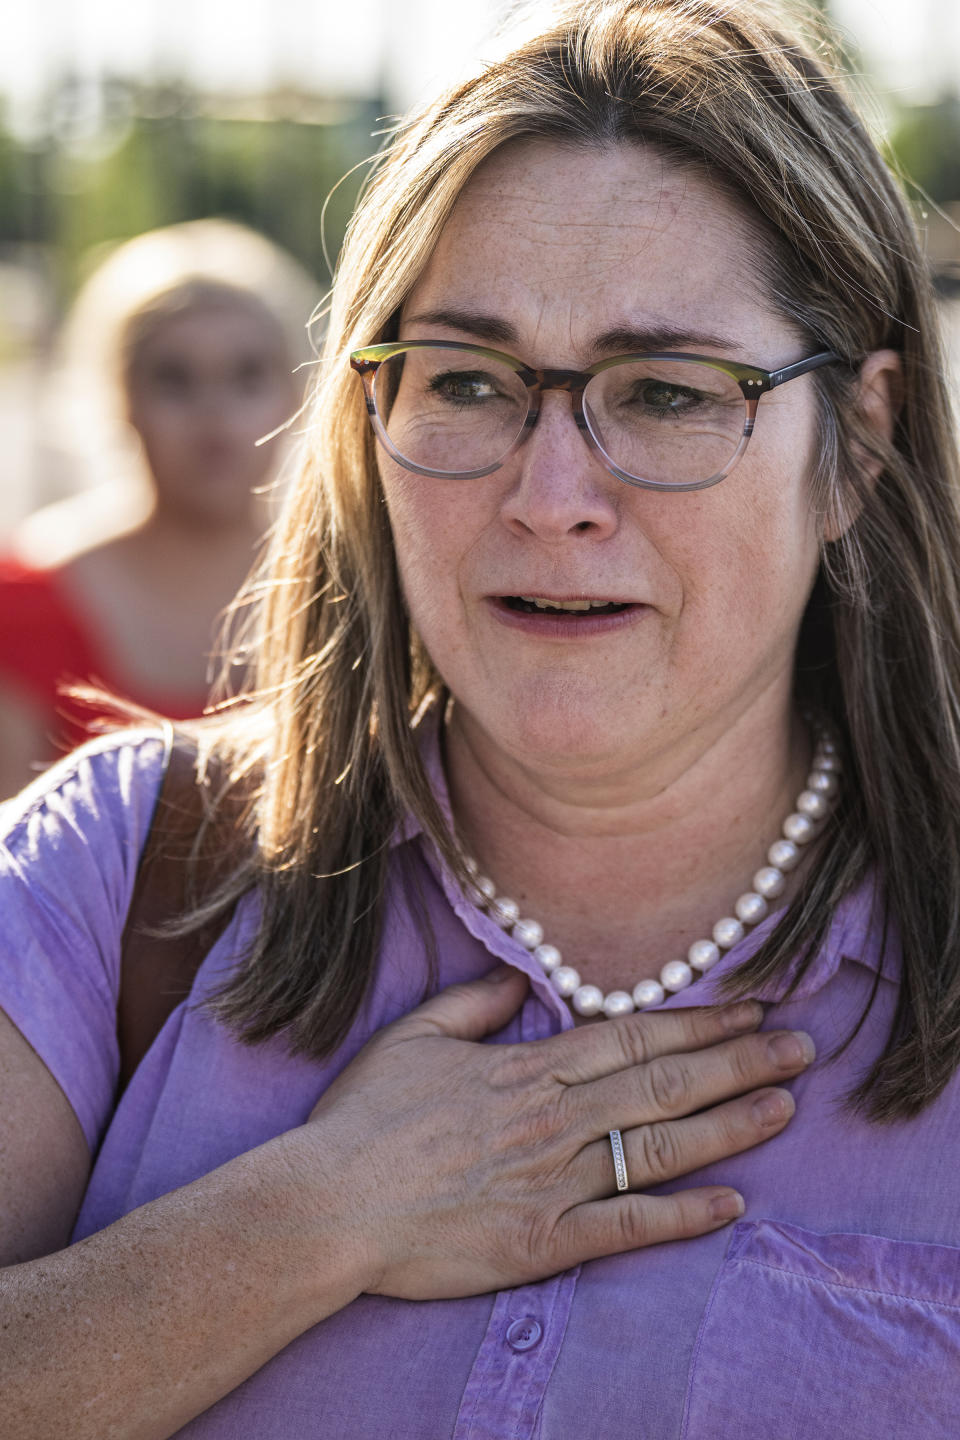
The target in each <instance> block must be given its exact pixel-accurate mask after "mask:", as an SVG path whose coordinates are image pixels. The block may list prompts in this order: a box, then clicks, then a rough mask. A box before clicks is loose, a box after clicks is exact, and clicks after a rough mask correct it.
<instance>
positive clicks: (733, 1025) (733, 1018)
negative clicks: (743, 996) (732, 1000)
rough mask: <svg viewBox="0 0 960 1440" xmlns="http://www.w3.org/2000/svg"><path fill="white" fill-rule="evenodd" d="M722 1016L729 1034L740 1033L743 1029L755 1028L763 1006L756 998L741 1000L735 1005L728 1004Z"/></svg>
mask: <svg viewBox="0 0 960 1440" xmlns="http://www.w3.org/2000/svg"><path fill="white" fill-rule="evenodd" d="M722 1018H723V1023H724V1027H725V1028H726V1030H727V1031H728V1032H729V1033H730V1034H731V1035H742V1034H743V1032H744V1031H745V1030H756V1028H757V1026H758V1025H759V1024H760V1021H761V1020H762V1019H763V1006H762V1005H758V1004H757V1002H756V1000H741V1001H740V1002H739V1004H737V1005H729V1006H728V1007H727V1009H726V1010H724V1011H723V1014H722Z"/></svg>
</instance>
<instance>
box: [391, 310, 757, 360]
mask: <svg viewBox="0 0 960 1440" xmlns="http://www.w3.org/2000/svg"><path fill="white" fill-rule="evenodd" d="M404 321H405V323H406V324H407V325H439V326H443V328H444V329H448V330H459V331H461V332H462V333H463V334H466V335H474V336H476V337H477V339H478V340H486V341H489V342H490V343H492V344H495V345H519V344H520V332H519V331H518V330H517V328H516V327H515V326H514V325H511V323H510V322H509V320H504V319H502V318H501V317H500V316H499V315H488V314H486V313H484V312H481V311H475V310H460V309H456V308H451V309H446V308H445V309H439V310H418V311H417V312H416V314H414V315H405V316H404ZM691 346H696V347H697V348H698V349H705V350H726V351H730V350H731V349H735V348H736V342H735V341H734V340H733V339H732V338H731V337H730V336H724V335H717V334H714V333H713V332H712V331H705V330H691V329H689V328H687V327H686V326H676V325H669V324H666V323H664V322H661V321H658V320H655V321H652V322H650V323H648V324H645V325H642V326H634V325H615V326H612V327H611V328H610V329H609V330H604V331H603V332H602V333H601V334H599V335H597V336H596V337H595V338H594V339H593V341H592V342H591V343H590V346H589V353H590V354H592V355H595V356H598V357H599V356H602V355H629V354H649V353H650V352H655V351H661V350H688V349H689V348H690V347H691Z"/></svg>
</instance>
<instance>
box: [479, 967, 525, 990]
mask: <svg viewBox="0 0 960 1440" xmlns="http://www.w3.org/2000/svg"><path fill="white" fill-rule="evenodd" d="M517 973H518V972H517V971H516V970H515V969H514V968H513V966H512V965H498V966H497V967H496V969H495V970H488V971H487V973H486V975H484V977H483V978H484V980H489V981H490V984H491V985H502V984H503V982H504V981H505V980H509V979H510V976H511V975H516V974H517Z"/></svg>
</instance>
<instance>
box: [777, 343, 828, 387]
mask: <svg viewBox="0 0 960 1440" xmlns="http://www.w3.org/2000/svg"><path fill="white" fill-rule="evenodd" d="M840 358H841V357H840V356H839V355H838V354H837V353H836V351H835V350H821V351H820V353H819V355H808V356H807V358H806V360H798V361H797V363H796V364H795V365H785V366H784V367H783V369H782V370H771V372H770V389H771V390H775V389H776V387H777V386H778V385H785V384H786V382H787V381H788V380H795V379H796V378H797V376H798V375H806V374H807V373H808V371H810V370H819V369H820V366H821V365H832V364H834V362H835V361H837V360H839V359H840Z"/></svg>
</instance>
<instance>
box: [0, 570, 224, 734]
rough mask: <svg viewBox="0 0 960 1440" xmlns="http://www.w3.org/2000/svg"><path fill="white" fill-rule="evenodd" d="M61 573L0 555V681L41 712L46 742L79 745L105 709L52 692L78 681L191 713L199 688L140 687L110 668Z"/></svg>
mask: <svg viewBox="0 0 960 1440" xmlns="http://www.w3.org/2000/svg"><path fill="white" fill-rule="evenodd" d="M61 574H62V572H61V571H59V570H55V569H54V570H38V569H34V568H33V567H32V566H29V565H25V564H24V563H23V562H22V561H21V560H17V559H15V558H13V557H12V556H0V679H2V680H3V681H5V682H8V683H9V684H10V685H11V687H12V688H14V689H17V690H19V691H20V692H21V693H22V694H23V695H25V696H26V697H27V698H28V699H29V700H31V701H32V702H33V703H34V704H36V705H39V706H41V708H42V709H44V710H45V711H46V712H47V713H48V715H49V717H50V718H49V730H48V736H49V739H50V741H51V746H52V747H53V748H54V749H57V750H61V749H64V748H69V747H70V746H72V745H76V744H79V743H80V741H82V740H84V739H85V738H87V736H88V735H89V734H90V731H91V724H92V722H93V721H95V720H96V719H97V718H98V716H103V715H108V714H110V713H111V712H110V711H109V710H108V709H107V708H106V707H103V708H97V707H92V706H90V705H87V704H85V703H83V702H81V701H79V700H76V699H73V698H72V697H71V696H69V695H62V694H60V693H59V690H60V687H62V686H64V685H70V684H73V683H76V682H78V681H81V682H86V683H92V684H95V685H97V686H98V687H99V688H101V689H103V690H109V691H110V692H111V693H112V694H114V695H117V696H118V697H121V698H122V699H124V700H131V701H133V702H134V704H136V705H142V706H143V707H144V708H146V709H148V710H154V711H157V712H158V713H159V714H161V715H166V716H168V717H169V718H170V719H171V720H189V719H193V718H194V717H195V716H197V715H199V714H200V713H201V712H202V710H203V707H204V705H206V703H207V696H206V694H203V695H184V694H179V695H169V694H163V693H162V692H150V693H148V692H146V691H144V690H143V688H142V687H141V686H140V685H138V684H137V683H136V682H133V683H131V682H130V681H129V680H127V679H126V678H125V677H124V676H123V675H121V674H120V673H119V672H118V671H117V669H116V667H115V665H114V664H113V662H112V660H111V658H110V656H109V654H107V653H106V652H105V651H104V650H102V649H101V647H100V644H99V641H98V637H97V636H96V635H95V634H93V633H91V631H90V630H88V629H87V627H86V623H85V621H84V619H83V618H82V617H81V616H79V615H78V614H77V612H76V609H75V608H74V606H73V604H72V602H71V600H70V597H69V596H68V595H67V594H66V592H65V591H64V589H63V586H62V582H61ZM114 718H115V717H114Z"/></svg>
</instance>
